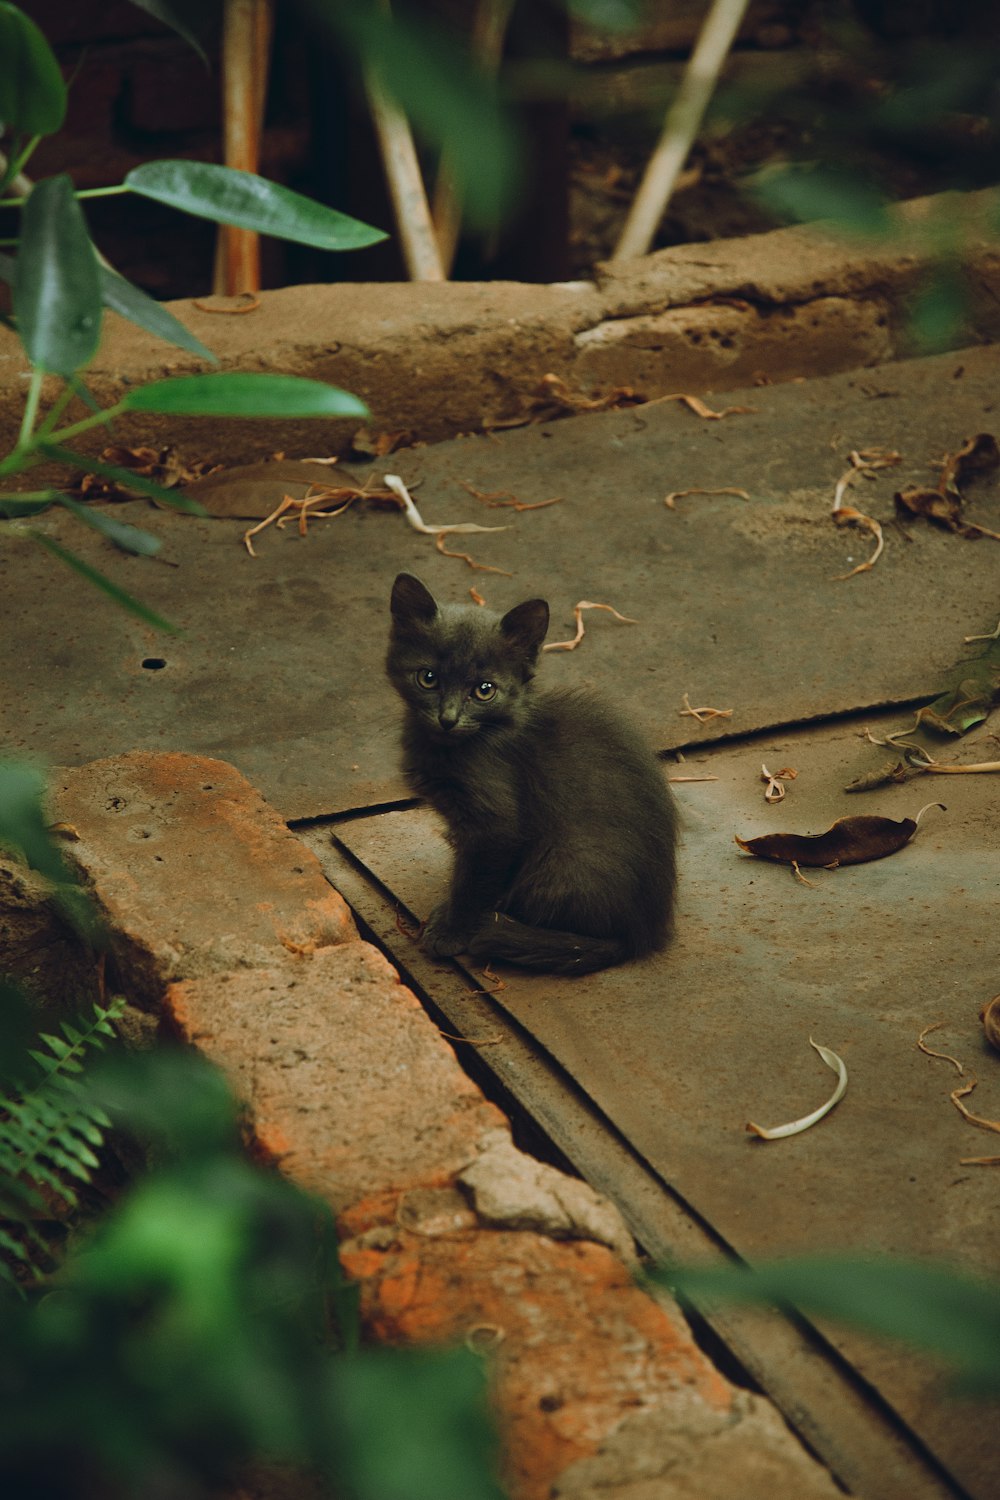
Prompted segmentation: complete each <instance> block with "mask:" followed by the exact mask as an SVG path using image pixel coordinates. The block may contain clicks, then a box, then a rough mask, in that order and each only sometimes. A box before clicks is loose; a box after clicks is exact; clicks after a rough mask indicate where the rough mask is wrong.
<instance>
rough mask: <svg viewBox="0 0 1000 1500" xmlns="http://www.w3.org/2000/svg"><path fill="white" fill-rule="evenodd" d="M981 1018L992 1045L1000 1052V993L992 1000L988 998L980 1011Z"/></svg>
mask: <svg viewBox="0 0 1000 1500" xmlns="http://www.w3.org/2000/svg"><path fill="white" fill-rule="evenodd" d="M979 1019H980V1020H981V1021H982V1023H983V1032H984V1033H985V1036H986V1040H987V1041H988V1042H989V1044H990V1046H991V1047H995V1048H996V1050H997V1051H998V1052H1000V995H994V996H993V999H992V1000H987V1002H986V1004H985V1005H984V1006H983V1008H982V1010H981V1011H980V1012H979Z"/></svg>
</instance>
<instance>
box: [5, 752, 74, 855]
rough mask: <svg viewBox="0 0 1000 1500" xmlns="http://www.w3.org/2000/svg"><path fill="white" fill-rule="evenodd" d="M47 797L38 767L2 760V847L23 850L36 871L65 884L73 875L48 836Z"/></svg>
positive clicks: (43, 780)
mask: <svg viewBox="0 0 1000 1500" xmlns="http://www.w3.org/2000/svg"><path fill="white" fill-rule="evenodd" d="M44 795H45V778H44V776H43V775H42V773H41V771H39V770H38V769H37V768H36V767H35V766H30V765H25V764H23V763H22V762H20V761H0V845H3V847H4V848H7V849H18V850H20V852H21V853H22V854H23V855H24V857H25V859H26V860H27V861H28V864H29V865H30V866H31V867H32V869H33V870H37V871H38V872H39V873H40V874H41V875H44V876H46V878H47V879H49V880H53V881H55V882H56V883H57V884H62V883H64V882H65V881H67V880H68V879H69V872H68V871H67V868H66V866H65V864H64V863H63V859H62V855H61V854H60V852H59V850H58V848H57V847H56V845H55V844H54V843H53V842H52V839H51V838H50V836H49V833H48V828H47V826H46V825H47V819H46V816H45V810H44V806H43V798H44Z"/></svg>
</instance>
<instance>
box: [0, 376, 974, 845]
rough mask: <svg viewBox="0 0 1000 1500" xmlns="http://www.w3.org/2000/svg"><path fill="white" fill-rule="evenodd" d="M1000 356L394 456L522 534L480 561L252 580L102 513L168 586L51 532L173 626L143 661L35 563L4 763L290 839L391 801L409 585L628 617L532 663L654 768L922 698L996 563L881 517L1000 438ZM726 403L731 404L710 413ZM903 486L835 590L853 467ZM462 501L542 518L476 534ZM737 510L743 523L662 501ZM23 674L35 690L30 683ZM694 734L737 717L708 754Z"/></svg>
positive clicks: (291, 553)
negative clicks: (121, 776) (945, 463)
mask: <svg viewBox="0 0 1000 1500" xmlns="http://www.w3.org/2000/svg"><path fill="white" fill-rule="evenodd" d="M998 374H1000V350H996V349H992V348H981V349H973V350H968V351H965V352H964V353H962V354H961V355H948V356H942V357H939V358H936V359H930V360H920V361H913V362H910V363H903V364H898V365H894V366H883V367H880V369H879V370H878V371H877V372H872V373H868V374H863V375H845V376H834V377H831V378H829V379H826V380H815V381H811V382H809V383H808V384H803V385H785V386H781V387H770V388H763V389H755V390H750V391H746V392H743V393H737V394H736V395H734V396H732V397H727V398H726V404H730V405H748V406H753V407H754V408H755V409H754V411H753V412H751V413H749V414H742V415H741V414H737V415H732V416H729V417H727V418H725V419H724V420H721V421H712V420H704V419H701V418H699V417H698V416H696V415H695V414H694V413H693V412H692V411H690V410H688V409H686V408H684V407H681V406H679V405H678V404H677V403H671V402H665V403H661V404H648V405H645V406H642V407H638V408H632V409H628V410H625V411H617V412H607V413H596V414H592V415H589V416H578V417H575V418H573V419H572V420H569V421H563V422H554V423H551V424H548V425H543V426H535V427H529V428H522V429H519V430H516V431H510V432H506V433H503V434H498V435H496V436H494V437H492V438H469V439H464V440H455V441H453V442H449V443H444V444H441V445H439V446H438V447H436V448H427V449H411V450H407V451H406V452H403V453H400V454H396V455H393V456H392V458H391V459H390V460H389V462H388V463H386V464H383V465H380V466H379V472H380V473H381V472H383V471H384V469H385V468H387V467H391V469H393V470H396V471H398V472H400V473H401V474H402V475H403V477H404V479H406V481H407V482H408V483H410V484H412V485H419V487H418V488H417V489H416V497H417V499H418V503H419V505H420V507H421V509H422V511H423V514H424V516H425V519H427V520H428V521H430V522H438V523H441V524H443V523H446V522H448V523H451V522H457V521H475V522H478V523H480V524H487V525H490V524H503V523H505V522H509V523H510V529H509V530H507V531H506V532H500V533H496V534H494V535H491V536H473V537H468V538H457V539H455V538H453V539H452V540H453V541H454V543H455V549H454V550H461V551H465V550H468V551H469V552H470V554H471V555H472V556H473V557H474V558H475V559H476V560H477V561H478V562H480V563H483V564H488V565H489V566H491V567H494V568H501V569H505V570H506V571H507V572H509V573H510V574H511V576H510V577H505V576H502V575H501V574H498V573H484V572H472V571H470V570H469V568H468V567H467V566H466V564H465V563H464V562H462V561H460V560H457V559H455V558H449V557H444V556H441V555H439V553H438V552H436V551H435V550H434V545H433V539H432V538H431V537H426V536H420V535H419V534H418V533H417V532H415V531H413V530H411V529H410V528H409V527H408V526H406V524H405V522H404V521H403V519H402V518H401V517H400V516H399V514H398V513H395V512H392V513H390V512H386V511H383V510H377V509H374V508H370V509H367V510H362V509H355V510H352V511H350V512H348V513H347V514H345V515H343V516H341V517H340V518H339V519H337V520H328V521H317V522H316V523H314V524H313V525H312V526H311V527H310V529H309V532H308V534H307V535H306V536H305V537H304V538H303V537H301V536H299V535H297V534H296V532H295V529H294V527H293V528H290V529H288V530H285V531H283V532H281V533H279V532H277V531H275V530H273V529H272V530H270V531H268V532H266V533H264V534H263V535H262V536H261V537H260V538H259V540H258V551H259V556H258V557H257V558H256V559H255V558H251V557H249V556H248V555H247V553H246V552H245V551H244V549H243V548H242V546H241V543H240V536H241V533H242V531H243V530H244V529H245V525H246V523H245V522H242V521H238V520H232V519H228V520H222V519H217V520H197V519H192V518H190V517H181V516H177V515H174V514H172V513H170V514H168V513H166V512H152V511H150V510H149V509H148V508H147V507H146V506H145V505H143V504H139V503H134V504H126V505H123V506H116V507H115V508H114V513H115V515H116V516H117V517H118V518H119V519H127V520H132V521H137V522H139V523H140V524H143V525H145V526H147V527H148V528H149V529H151V530H153V531H156V532H158V533H159V534H160V535H161V536H162V538H163V541H164V547H163V552H162V554H161V556H162V559H163V562H165V563H166V564H169V566H163V564H162V563H158V562H148V561H140V560H138V559H135V558H131V557H125V556H123V555H122V554H118V553H116V552H115V551H114V550H113V549H112V547H111V546H110V544H109V543H107V542H105V541H103V540H102V539H101V538H99V537H98V536H96V535H92V534H91V533H89V532H85V531H84V530H83V528H81V527H79V526H78V525H76V524H74V523H73V521H72V520H71V518H70V517H68V516H66V515H64V514H61V513H52V514H49V515H47V516H45V517H43V518H42V519H41V520H40V521H39V523H38V524H39V526H41V527H43V528H44V529H45V530H47V531H48V532H49V533H50V534H51V535H52V536H53V537H55V538H57V539H58V540H61V541H63V542H64V543H70V544H71V545H72V546H73V547H74V548H75V549H76V550H77V551H78V552H79V553H80V555H81V556H82V557H83V558H84V559H85V560H86V561H88V562H90V563H92V564H94V565H96V566H99V567H100V568H101V569H102V570H104V571H105V572H107V573H108V574H109V575H110V576H111V577H113V578H114V579H115V580H116V581H117V582H119V583H121V584H122V585H123V586H124V587H126V588H127V589H129V590H130V591H131V592H133V593H135V594H137V595H139V596H140V597H141V598H142V599H144V600H145V601H146V602H147V603H149V604H150V605H152V606H153V607H154V608H155V609H157V610H159V611H160V612H162V613H164V614H166V615H167V616H168V617H169V618H171V619H173V620H174V621H176V623H177V624H178V625H180V626H182V627H183V628H184V631H185V633H184V635H183V636H180V637H178V638H175V639H171V638H168V637H164V636H162V635H155V634H154V633H153V632H152V631H151V630H150V629H148V628H147V627H146V626H144V625H143V624H141V623H140V622H138V621H137V620H135V619H133V618H132V617H130V616H127V615H125V614H123V613H122V612H121V611H120V610H117V609H115V608H114V607H112V606H111V605H110V604H109V603H108V602H107V601H106V600H104V599H102V598H101V597H99V596H98V595H96V594H95V593H94V592H93V591H92V590H90V589H88V588H87V587H86V586H85V585H84V584H83V583H82V582H81V581H80V580H78V579H76V578H74V577H72V576H71V575H69V574H67V573H65V572H64V571H63V570H62V569H61V567H60V565H59V564H58V563H57V562H56V561H55V560H54V559H53V558H52V557H50V556H49V555H48V554H47V553H43V552H42V551H41V549H39V548H37V547H35V546H34V545H33V544H30V543H29V542H27V541H25V542H24V543H23V544H22V545H20V546H18V547H17V548H16V550H14V549H12V548H9V549H7V551H6V552H5V554H4V556H3V557H2V558H0V598H2V599H3V608H4V629H5V643H6V650H5V652H4V655H3V659H2V662H0V702H2V703H3V719H4V730H3V742H4V748H5V749H6V750H8V751H16V752H19V753H24V752H29V753H35V754H39V755H42V756H45V757H47V758H48V759H50V760H52V761H55V762H57V763H60V764H64V765H73V764H78V763H80V762H83V761H87V760H91V759H93V758H95V757H100V756H105V755H111V754H115V753H118V752H121V751H125V750H131V749H136V748H140V749H155V750H169V749H185V750H193V751H198V752H201V753H204V754H210V755H213V756H219V757H221V758H224V759H227V760H230V761H232V762H233V763H234V764H235V765H236V766H237V767H238V768H239V769H240V770H241V771H243V772H244V773H245V774H246V775H248V776H249V777H250V778H251V779H252V780H253V781H254V783H255V784H256V785H258V786H259V787H260V789H261V790H262V791H263V792H264V794H265V795H266V796H267V797H268V799H269V800H270V801H271V802H272V803H273V804H274V805H275V806H276V807H277V808H278V809H279V810H280V811H281V812H282V813H283V814H284V815H285V816H286V817H291V818H305V817H314V816H321V815H324V814H328V813H332V812H339V811H343V810H345V809H349V808H360V807H365V806H372V805H376V804H380V803H385V802H391V801H393V800H394V799H397V798H399V797H401V796H403V795H404V794H405V789H404V788H403V786H402V784H401V782H400V780H399V778H398V775H397V772H396V768H395V767H396V750H395V734H396V730H395V708H394V706H392V705H391V704H390V701H389V694H388V690H387V689H386V688H384V687H383V685H382V681H381V673H382V666H381V663H382V655H383V650H384V640H385V624H386V616H387V604H386V601H387V599H388V593H389V587H390V584H391V580H392V577H393V576H394V574H395V573H396V571H398V570H399V569H401V568H406V569H410V570H412V571H417V572H419V573H420V574H421V575H422V576H423V577H424V578H425V579H426V581H427V582H428V584H429V585H430V587H431V588H432V589H434V590H435V591H438V592H440V593H441V594H442V595H443V596H446V597H451V598H460V597H463V596H464V595H466V592H467V590H468V589H469V587H470V585H474V586H475V587H476V588H478V589H479V590H480V591H481V592H482V593H483V594H484V595H485V596H486V597H487V598H488V600H489V602H490V603H491V604H494V605H497V606H504V605H507V604H510V603H513V602H514V601H516V600H517V599H521V598H524V597H525V596H527V595H529V594H537V593H544V594H545V595H546V596H547V597H548V598H549V600H550V602H551V604H552V607H553V616H554V624H553V628H552V632H551V634H552V637H553V639H560V638H565V637H567V636H568V635H570V634H571V633H572V624H573V618H572V610H573V606H574V605H575V604H576V603H577V602H578V601H579V600H581V599H589V600H595V601H598V602H602V603H609V604H612V605H614V606H615V608H617V609H618V610H619V611H620V612H621V613H623V614H626V615H629V616H632V617H634V618H635V619H636V620H637V622H638V623H637V624H635V625H620V624H618V623H616V622H615V621H614V620H612V619H611V618H610V616H608V615H597V614H592V615H591V616H589V617H588V622H587V624H588V629H587V636H586V639H585V642H584V645H583V647H582V649H580V650H578V651H575V652H553V653H550V655H549V656H548V657H547V658H546V664H545V673H546V677H547V679H548V680H549V681H550V682H559V681H568V682H574V683H589V684H592V685H594V686H598V687H603V688H605V689H606V688H607V686H608V684H614V686H615V688H616V690H617V691H618V692H619V694H620V695H622V697H623V698H627V699H628V701H629V704H630V708H631V711H632V713H633V714H634V716H635V717H636V718H637V719H638V720H639V722H640V723H641V724H642V725H643V727H644V728H645V729H646V731H647V732H648V734H649V735H650V737H651V738H652V739H653V740H654V741H655V743H656V744H657V745H659V746H660V747H672V746H677V745H681V744H685V743H691V742H696V743H697V742H698V741H700V740H708V739H712V738H714V737H717V736H719V735H723V734H730V733H744V732H747V731H751V730H755V729H760V728H763V727H766V726H769V725H775V724H780V723H788V722H794V721H797V720H804V719H810V718H814V717H818V716H822V715H829V714H838V713H844V712H848V711H851V710H854V709H858V708H863V707H868V706H871V705H877V704H884V703H892V702H903V701H907V700H912V699H914V698H917V697H922V696H930V695H931V694H932V693H933V692H934V691H935V690H936V689H937V687H938V686H939V684H940V681H941V679H942V677H943V675H944V673H945V672H946V670H947V668H948V667H949V666H950V664H951V663H952V662H953V661H954V660H955V659H956V658H957V657H958V656H960V655H961V653H962V650H963V647H962V644H961V642H962V636H963V635H964V634H967V633H971V632H973V631H976V630H979V631H982V630H988V629H990V628H991V627H992V625H993V623H994V621H995V619H996V613H997V597H998V588H997V580H998V577H1000V552H997V550H996V546H997V544H996V543H995V542H992V541H986V540H983V541H979V542H977V543H971V542H967V541H965V540H963V539H961V538H958V537H955V536H952V535H950V534H945V533H942V532H937V531H932V530H931V529H930V528H929V527H928V526H926V525H924V524H922V523H921V524H918V525H916V526H914V527H913V528H912V530H911V531H910V532H908V533H907V534H908V535H909V536H910V537H911V540H910V541H909V542H906V541H905V540H903V537H902V534H901V533H899V532H898V531H897V530H896V529H895V527H894V526H893V525H892V524H891V518H892V513H893V503H892V493H893V490H894V489H895V488H897V487H899V485H900V484H901V483H905V482H912V481H926V479H927V477H928V472H929V471H928V464H929V463H931V462H932V461H933V459H935V458H937V457H940V455H941V453H942V452H943V451H945V450H952V451H954V449H955V448H956V447H957V446H958V445H959V444H960V443H961V441H962V440H963V438H965V437H966V436H968V435H970V434H971V433H974V432H976V431H979V430H983V429H987V430H988V429H989V427H990V426H991V424H993V423H994V421H995V419H996V396H995V392H996V388H997V377H998ZM717 404H719V405H721V404H722V403H721V402H719V403H717ZM873 445H877V446H885V447H890V448H894V449H898V450H899V451H900V452H901V453H902V454H903V455H904V459H905V462H904V463H903V464H902V465H901V466H900V467H899V468H897V469H892V470H886V471H882V473H881V474H880V476H879V477H878V478H877V479H876V480H875V481H874V482H873V483H871V484H867V485H862V486H860V487H859V486H856V487H855V491H854V494H855V496H856V497H857V496H858V494H859V489H863V491H864V494H863V497H861V498H862V499H863V503H864V507H865V508H866V509H867V510H868V511H869V512H870V513H872V514H874V515H875V516H876V517H877V518H879V519H880V520H882V521H883V522H885V523H886V524H887V538H888V540H887V547H886V553H885V555H884V557H883V558H882V560H881V561H880V562H879V564H878V566H877V567H876V568H875V569H874V570H872V571H871V572H868V573H864V574H861V575H859V576H858V577H855V578H852V579H850V580H849V581H846V582H845V581H843V580H839V579H838V577H837V575H839V574H842V573H844V572H845V571H847V570H849V569H850V568H851V567H852V566H853V565H854V564H855V563H856V562H859V561H861V560H862V559H863V558H864V557H866V556H867V555H868V553H869V551H870V548H871V542H870V540H869V539H866V538H864V537H862V536H860V535H859V534H858V533H856V532H853V531H850V530H847V531H843V530H837V529H836V528H835V527H834V525H833V524H832V522H831V520H830V517H829V512H830V506H831V502H832V495H833V487H834V483H835V481H836V479H837V478H838V476H839V475H840V474H841V473H842V472H843V471H844V469H845V467H846V459H845V456H844V455H845V454H846V452H847V451H848V450H849V449H852V448H858V447H861V448H864V447H870V446H873ZM463 483H465V484H469V485H472V486H473V487H474V488H476V489H478V490H481V491H484V492H496V491H507V492H510V493H512V494H514V495H515V496H516V497H517V498H518V499H520V500H522V501H526V502H529V503H530V502H535V501H539V500H545V499H550V498H554V497H555V496H561V497H562V502H561V503H560V504H559V505H553V506H550V507H548V508H546V509H544V510H539V511H532V512H526V513H520V514H518V513H514V512H512V511H510V510H500V509H487V508H486V507H484V506H483V505H482V504H481V503H479V501H477V500H476V499H475V498H473V496H472V495H470V493H469V492H468V490H466V489H464V488H463V487H462V486H463ZM727 486H731V487H736V488H741V489H745V490H746V491H747V492H748V494H749V495H750V497H751V498H750V500H748V501H747V500H741V499H738V498H735V497H733V496H704V495H692V496H689V497H687V498H686V499H680V500H679V501H678V502H677V509H676V510H675V511H670V510H668V509H666V508H665V506H664V504H663V498H664V496H665V495H666V494H668V493H669V492H671V491H676V490H685V489H690V488H692V487H702V488H716V487H727ZM971 512H972V515H973V517H974V519H976V520H978V521H980V522H981V523H982V524H983V525H984V526H987V527H990V528H991V529H994V530H998V529H1000V475H997V474H992V475H984V476H982V477H979V478H977V479H976V480H975V481H974V483H973V486H972V487H971ZM26 667H29V669H26ZM685 692H687V693H689V694H690V701H691V702H692V703H693V704H694V705H695V706H700V705H702V704H709V705H711V706H713V707H717V708H723V709H731V710H732V717H731V718H730V719H721V720H715V721H714V722H713V723H711V724H706V725H705V726H704V727H699V726H698V725H697V724H696V723H695V721H694V720H692V719H691V718H688V717H683V716H682V715H681V712H680V710H681V707H682V695H683V694H684V693H685Z"/></svg>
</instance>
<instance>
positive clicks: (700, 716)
mask: <svg viewBox="0 0 1000 1500" xmlns="http://www.w3.org/2000/svg"><path fill="white" fill-rule="evenodd" d="M681 705H682V706H681V707H680V708H679V709H678V710H677V713H678V715H679V716H680V717H681V718H682V719H697V720H698V723H699V724H707V723H708V722H709V720H710V719H731V718H732V717H733V709H731V708H692V707H691V700H690V698H689V697H688V695H687V693H685V694H684V695H683V697H682V698H681Z"/></svg>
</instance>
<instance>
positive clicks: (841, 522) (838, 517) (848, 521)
mask: <svg viewBox="0 0 1000 1500" xmlns="http://www.w3.org/2000/svg"><path fill="white" fill-rule="evenodd" d="M833 519H834V522H835V523H836V525H838V526H858V527H860V528H862V529H863V530H865V531H870V532H871V534H872V536H873V537H874V538H875V551H874V552H873V553H872V555H871V557H869V558H866V559H865V561H864V562H859V563H858V564H857V566H856V567H854V568H852V569H851V570H850V572H849V573H835V574H834V575H833V576H834V582H836V583H842V582H843V581H844V580H845V579H847V578H853V577H854V575H855V574H856V573H867V572H868V571H869V569H871V568H874V566H875V564H876V563H877V562H878V560H879V558H880V557H881V556H882V549H883V548H884V546H885V538H884V537H883V535H882V527H881V525H880V523H879V522H878V521H876V520H875V519H874V517H872V516H866V515H865V514H864V512H863V511H860V510H856V509H855V507H854V506H853V505H839V506H837V508H836V509H835V510H834V512H833Z"/></svg>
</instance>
